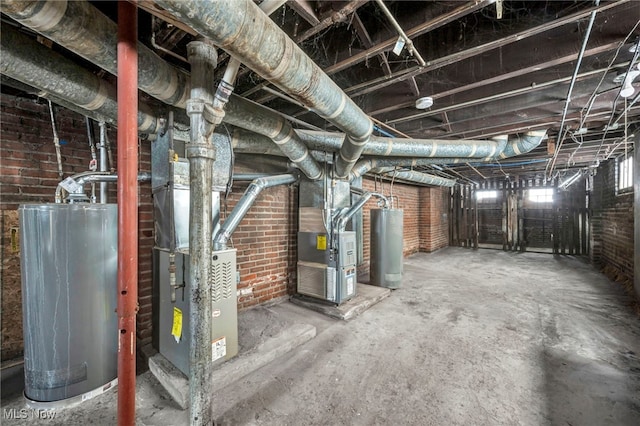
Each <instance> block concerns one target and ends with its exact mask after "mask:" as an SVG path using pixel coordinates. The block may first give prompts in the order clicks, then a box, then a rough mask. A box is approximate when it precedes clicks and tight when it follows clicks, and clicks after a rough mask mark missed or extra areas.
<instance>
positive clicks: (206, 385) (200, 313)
mask: <svg viewBox="0 0 640 426" xmlns="http://www.w3.org/2000/svg"><path fill="white" fill-rule="evenodd" d="M187 53H188V59H189V63H190V64H191V97H190V99H189V101H188V102H187V112H188V114H189V118H190V122H191V142H190V143H188V144H187V146H186V152H187V158H188V159H189V185H190V188H191V196H190V197H189V254H190V256H189V268H190V269H189V270H190V274H189V301H190V312H189V332H190V336H191V346H190V349H189V407H190V410H189V416H190V418H189V423H190V424H191V425H209V424H211V423H212V419H211V392H210V389H211V371H212V367H211V318H212V317H211V311H212V306H211V288H210V284H209V283H210V280H209V274H210V266H211V256H212V254H211V252H212V245H211V235H212V234H213V211H212V206H211V203H212V199H213V198H212V194H211V191H212V189H213V164H214V161H215V154H216V151H215V147H214V145H213V130H214V127H215V124H214V121H217V120H216V119H215V117H209V118H207V116H205V114H204V112H205V109H206V108H207V107H208V106H211V105H213V100H214V94H215V91H216V88H215V85H214V80H213V74H214V70H215V67H216V65H217V59H218V55H217V53H216V49H215V48H214V47H213V45H212V44H210V43H209V42H205V41H192V42H191V43H189V44H188V45H187ZM210 119H212V120H213V121H210Z"/></svg>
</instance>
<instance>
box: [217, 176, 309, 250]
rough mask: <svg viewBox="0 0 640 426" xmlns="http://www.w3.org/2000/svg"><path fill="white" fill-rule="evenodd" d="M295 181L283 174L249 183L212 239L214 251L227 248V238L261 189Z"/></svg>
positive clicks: (295, 177)
mask: <svg viewBox="0 0 640 426" xmlns="http://www.w3.org/2000/svg"><path fill="white" fill-rule="evenodd" d="M297 180H298V177H297V176H296V175H292V174H284V175H276V176H267V177H261V178H258V179H256V180H254V181H253V182H251V184H250V185H249V187H248V188H247V189H246V191H244V195H243V196H242V198H241V199H240V201H238V204H236V206H235V207H234V209H233V211H232V212H231V214H230V215H229V217H228V218H227V219H226V220H225V221H224V223H223V224H222V226H221V227H220V231H218V234H217V235H216V236H215V238H214V239H213V246H214V249H215V250H225V249H226V248H227V242H228V241H229V238H231V234H233V232H234V231H235V230H236V228H237V227H238V225H240V222H242V219H243V218H244V216H245V215H246V214H247V212H248V211H249V209H250V208H251V206H252V205H253V203H254V202H255V201H256V198H258V195H260V193H261V192H262V190H263V189H265V188H271V187H273V186H278V185H287V184H290V183H294V182H295V181H297Z"/></svg>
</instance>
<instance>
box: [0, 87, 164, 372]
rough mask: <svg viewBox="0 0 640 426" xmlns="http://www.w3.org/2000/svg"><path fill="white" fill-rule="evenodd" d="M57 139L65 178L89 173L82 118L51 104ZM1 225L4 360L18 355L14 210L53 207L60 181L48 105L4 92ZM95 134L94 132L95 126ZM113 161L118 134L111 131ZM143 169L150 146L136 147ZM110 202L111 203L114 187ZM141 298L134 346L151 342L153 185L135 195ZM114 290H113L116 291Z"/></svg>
mask: <svg viewBox="0 0 640 426" xmlns="http://www.w3.org/2000/svg"><path fill="white" fill-rule="evenodd" d="M54 108H55V109H54V111H55V116H56V127H57V130H58V136H59V138H60V140H61V148H60V150H61V155H62V164H63V172H64V176H65V177H67V176H71V175H73V174H76V173H80V172H84V171H87V170H88V166H89V161H90V160H91V154H90V149H89V144H88V140H87V134H86V125H85V122H84V117H83V116H81V115H79V114H76V113H73V112H71V111H69V110H66V109H64V108H61V107H57V106H54ZM0 122H1V123H2V132H1V134H0V159H1V160H0V166H1V168H2V173H0V175H1V177H0V222H1V224H2V241H1V246H2V247H1V253H2V267H1V268H0V278H1V279H0V281H1V282H2V318H1V321H2V336H1V339H2V360H6V359H11V358H14V357H17V356H21V355H22V350H23V341H22V308H21V305H22V299H21V282H20V252H19V242H18V241H17V240H15V238H16V237H17V235H16V234H17V230H18V226H19V224H18V211H17V209H18V206H19V205H20V204H22V203H52V202H54V193H55V189H56V186H57V185H58V182H59V181H60V180H61V179H60V177H59V175H58V166H57V161H56V153H55V148H54V145H53V133H52V128H51V120H50V117H49V108H48V105H47V103H46V101H42V100H35V99H26V98H20V97H15V96H10V95H6V94H2V95H1V96H0ZM95 130H96V133H97V132H98V128H97V126H96V129H95ZM109 139H110V141H111V143H112V146H113V147H114V152H113V157H114V160H115V158H116V151H115V145H116V134H115V132H110V133H109ZM139 168H140V170H141V171H150V170H151V150H150V145H149V142H142V143H141V144H140V163H139ZM111 188H112V190H111V191H110V195H109V202H115V194H116V192H115V185H113V184H111ZM139 199H140V201H139V203H140V204H139V209H140V220H139V223H138V226H139V236H140V238H139V253H138V255H139V262H140V263H139V273H138V286H139V299H138V302H139V304H140V311H139V313H138V317H137V321H138V344H139V345H140V346H142V345H145V344H147V343H150V342H151V291H152V269H151V263H152V248H153V216H152V215H153V202H152V198H151V184H150V183H143V184H141V185H140V192H139ZM114 291H115V289H114Z"/></svg>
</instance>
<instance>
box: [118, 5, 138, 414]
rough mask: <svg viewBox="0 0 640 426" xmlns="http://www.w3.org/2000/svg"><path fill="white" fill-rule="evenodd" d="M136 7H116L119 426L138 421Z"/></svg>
mask: <svg viewBox="0 0 640 426" xmlns="http://www.w3.org/2000/svg"><path fill="white" fill-rule="evenodd" d="M137 42H138V8H137V6H136V5H135V4H134V3H129V2H127V1H119V2H118V327H119V335H118V337H119V341H118V425H120V426H129V425H131V426H133V425H135V419H136V312H137V310H138V50H137Z"/></svg>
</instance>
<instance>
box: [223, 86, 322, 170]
mask: <svg viewBox="0 0 640 426" xmlns="http://www.w3.org/2000/svg"><path fill="white" fill-rule="evenodd" d="M225 121H226V122H227V123H229V124H232V125H235V126H241V127H243V128H245V129H248V130H250V131H252V132H255V133H259V134H261V135H263V136H266V137H268V138H270V139H271V140H272V141H273V142H275V144H276V145H277V148H278V149H279V150H280V151H281V152H282V153H283V154H284V155H286V156H287V157H288V158H289V159H290V160H291V161H293V162H294V163H296V165H297V166H298V167H299V168H300V170H301V171H302V172H303V173H304V174H305V175H306V176H307V177H308V178H309V179H312V180H315V179H320V178H321V177H322V174H323V172H322V168H321V167H320V165H319V164H318V163H317V162H316V161H315V160H314V159H313V157H311V156H310V155H309V150H308V149H307V146H306V145H305V144H304V143H303V142H302V141H301V140H300V137H299V136H298V134H297V133H296V132H295V131H294V130H293V127H291V124H290V123H289V122H288V121H287V120H285V119H284V117H282V116H281V115H279V114H277V113H275V112H273V111H271V110H269V109H267V108H264V107H262V106H261V105H256V104H255V103H253V102H251V101H248V100H246V99H244V98H241V97H239V96H232V97H231V102H229V103H228V104H227V107H226V115H225ZM247 133H248V132H244V134H247ZM247 136H249V135H247ZM267 144H268V145H269V146H273V143H270V142H267Z"/></svg>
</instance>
